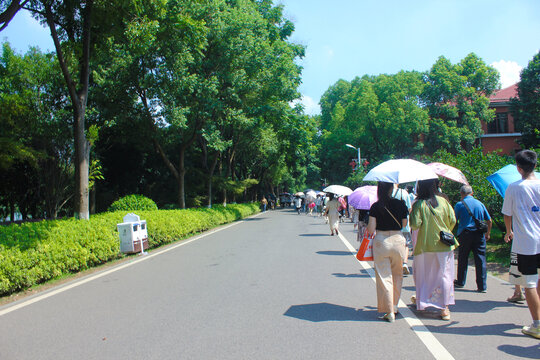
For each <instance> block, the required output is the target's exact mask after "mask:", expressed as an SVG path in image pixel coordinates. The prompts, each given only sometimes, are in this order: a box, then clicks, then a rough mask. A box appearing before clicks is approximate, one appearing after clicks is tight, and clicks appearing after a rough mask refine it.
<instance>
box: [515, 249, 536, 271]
mask: <svg viewBox="0 0 540 360" xmlns="http://www.w3.org/2000/svg"><path fill="white" fill-rule="evenodd" d="M517 262H518V270H519V272H520V273H522V274H523V275H536V274H537V273H538V269H539V268H540V254H536V255H521V254H517Z"/></svg>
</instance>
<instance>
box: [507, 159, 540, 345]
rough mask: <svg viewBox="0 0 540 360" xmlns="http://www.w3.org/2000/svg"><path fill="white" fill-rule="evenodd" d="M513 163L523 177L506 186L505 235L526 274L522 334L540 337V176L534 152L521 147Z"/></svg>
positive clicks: (520, 267) (524, 274) (520, 268)
mask: <svg viewBox="0 0 540 360" xmlns="http://www.w3.org/2000/svg"><path fill="white" fill-rule="evenodd" d="M515 159H516V165H517V169H518V171H519V173H520V174H521V178H522V180H519V181H516V182H515V183H512V184H510V185H509V186H508V188H507V189H506V193H505V197H504V202H503V208H502V213H503V214H504V224H505V226H506V235H505V236H504V241H506V242H509V241H511V240H513V241H512V252H514V253H516V254H517V256H518V269H519V271H520V272H521V273H522V274H523V276H524V277H525V282H526V286H525V298H526V300H527V305H528V307H529V311H530V312H531V316H532V318H533V324H532V325H531V326H524V327H523V329H522V330H521V331H522V332H523V333H524V334H526V335H530V336H533V337H535V338H538V339H540V281H539V278H538V268H540V179H538V178H537V177H536V176H535V174H534V168H535V167H536V163H537V155H536V153H535V152H534V151H531V150H523V151H520V152H518V153H517V154H516V157H515Z"/></svg>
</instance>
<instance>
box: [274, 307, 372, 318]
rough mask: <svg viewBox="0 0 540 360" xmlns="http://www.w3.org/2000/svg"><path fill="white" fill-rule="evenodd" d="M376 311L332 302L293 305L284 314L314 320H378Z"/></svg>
mask: <svg viewBox="0 0 540 360" xmlns="http://www.w3.org/2000/svg"><path fill="white" fill-rule="evenodd" d="M374 314H376V312H375V311H364V310H362V309H354V308H351V307H347V306H341V305H335V304H330V303H317V304H305V305H293V306H291V307H290V308H289V309H288V310H287V311H286V312H285V313H284V314H283V315H285V316H289V317H293V318H296V319H300V320H307V321H312V322H322V321H376V320H378V319H377V317H376V316H374Z"/></svg>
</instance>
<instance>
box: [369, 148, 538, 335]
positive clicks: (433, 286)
mask: <svg viewBox="0 0 540 360" xmlns="http://www.w3.org/2000/svg"><path fill="white" fill-rule="evenodd" d="M515 160H516V165H517V169H518V171H519V173H520V174H521V177H522V180H520V181H518V182H515V183H513V184H510V185H509V187H508V189H507V190H506V194H505V198H504V203H503V207H502V213H503V215H504V219H505V226H506V235H505V241H507V242H510V241H512V254H513V261H512V266H513V267H514V269H512V268H511V269H510V272H511V273H512V272H514V274H516V276H514V278H520V281H519V282H515V284H516V291H515V293H514V295H513V296H511V297H510V298H508V301H511V302H517V301H522V300H523V299H524V298H525V300H526V302H527V305H528V308H529V311H530V314H531V317H532V320H533V322H532V324H531V325H530V326H524V327H523V328H522V332H523V333H524V334H526V335H530V336H533V337H535V338H540V290H539V289H540V286H539V285H540V282H539V277H538V269H539V268H540V208H539V207H540V179H538V178H536V176H535V175H534V168H535V167H536V164H537V155H536V153H535V152H534V151H529V150H523V151H521V152H519V153H517V154H516V156H515ZM394 186H395V185H394V184H390V183H386V182H379V183H378V189H377V194H378V201H377V202H375V203H374V204H373V205H372V206H371V209H370V211H369V223H368V226H367V228H368V232H369V233H370V234H372V235H374V238H373V258H374V269H375V274H376V283H377V306H378V310H379V312H382V313H383V314H384V315H383V316H382V319H384V320H386V321H389V322H393V321H394V320H395V314H396V313H397V312H398V309H397V306H396V305H397V303H398V301H399V296H400V293H401V284H402V281H403V275H404V273H406V272H405V270H404V269H405V268H404V267H403V264H405V263H406V255H405V251H406V249H407V245H406V244H407V240H406V234H407V233H408V232H409V231H410V230H409V228H407V225H409V226H410V229H411V230H412V236H411V237H412V243H413V246H414V253H413V255H414V262H413V277H414V283H415V289H416V294H415V296H413V297H412V299H411V301H412V302H413V303H414V304H416V307H417V309H418V310H424V309H426V308H436V309H439V310H440V317H441V319H442V320H446V321H448V320H450V319H451V315H450V308H449V306H450V305H454V304H455V299H454V288H462V287H464V286H465V282H466V280H467V267H468V257H469V254H470V253H471V252H472V253H473V256H474V264H475V268H476V279H475V280H476V286H477V291H478V292H486V290H487V284H486V279H487V269H486V241H487V240H489V238H490V233H491V227H492V220H491V216H490V214H489V213H488V211H487V210H486V207H485V206H484V204H482V203H481V202H480V201H479V200H478V199H475V198H474V192H473V189H472V188H471V186H469V185H464V186H462V187H461V189H460V195H461V201H459V202H458V203H457V204H455V206H454V207H452V206H451V205H450V203H449V202H448V197H445V196H444V194H441V192H440V189H439V187H438V180H436V179H433V180H422V181H418V183H417V188H416V199H415V200H414V202H413V204H412V206H410V205H409V204H407V201H405V199H404V198H403V196H401V195H400V194H399V192H398V191H396V189H395V188H394V191H392V188H393V187H394ZM396 197H397V199H396ZM400 198H401V200H402V201H400V200H398V199H400ZM409 208H410V214H409ZM407 217H408V218H409V221H407ZM456 224H457V240H456V239H454V238H453V236H452V235H451V232H452V230H453V229H454V226H455V225H456ZM456 247H457V248H458V252H457V253H458V266H457V274H455V262H454V249H455V248H456ZM516 268H517V269H516ZM402 269H403V271H402ZM521 286H523V287H524V288H525V297H524V298H523V295H522V293H521Z"/></svg>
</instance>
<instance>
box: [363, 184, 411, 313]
mask: <svg viewBox="0 0 540 360" xmlns="http://www.w3.org/2000/svg"><path fill="white" fill-rule="evenodd" d="M392 189H393V184H391V183H387V182H382V181H379V183H378V185H377V196H378V200H377V202H375V203H374V204H373V205H371V208H370V210H369V223H368V226H367V231H368V233H369V235H375V237H374V238H373V263H374V268H375V282H376V285H377V310H378V311H379V312H382V313H384V315H383V317H382V319H383V320H386V321H389V322H393V321H394V320H395V318H396V316H395V314H396V313H397V312H398V308H397V306H398V302H399V298H400V296H401V286H402V284H403V268H402V264H403V260H404V257H405V238H404V237H403V233H402V231H401V229H402V228H403V227H404V226H406V225H407V215H408V214H409V211H408V210H407V206H405V203H404V202H403V201H401V200H397V199H394V198H392V197H391V193H392Z"/></svg>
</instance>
